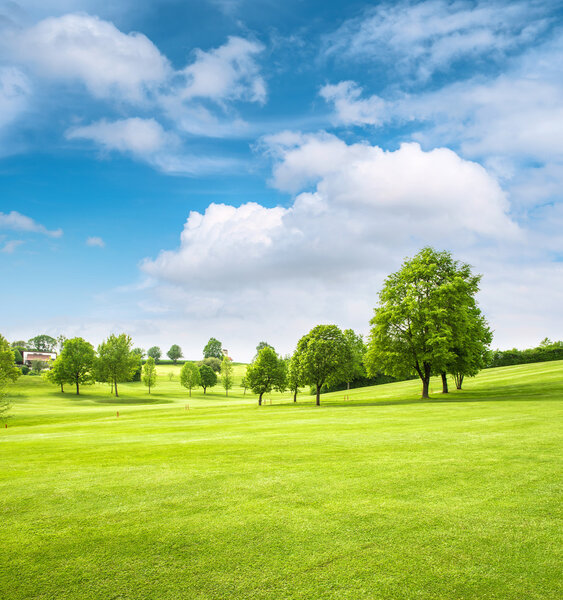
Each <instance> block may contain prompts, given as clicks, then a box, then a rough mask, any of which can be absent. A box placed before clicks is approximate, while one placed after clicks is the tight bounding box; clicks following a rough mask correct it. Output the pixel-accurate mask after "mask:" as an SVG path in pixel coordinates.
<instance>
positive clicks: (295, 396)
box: [293, 390, 297, 402]
mask: <svg viewBox="0 0 563 600" xmlns="http://www.w3.org/2000/svg"><path fill="white" fill-rule="evenodd" d="M293 401H294V402H297V390H295V391H294V392H293Z"/></svg>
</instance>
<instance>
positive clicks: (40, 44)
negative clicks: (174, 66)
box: [10, 14, 170, 102]
mask: <svg viewBox="0 0 563 600" xmlns="http://www.w3.org/2000/svg"><path fill="white" fill-rule="evenodd" d="M10 46H11V47H12V49H13V52H14V54H17V56H18V59H19V60H21V61H23V62H25V63H26V64H28V65H30V66H31V67H33V68H34V69H35V70H36V72H37V73H39V74H40V75H42V76H46V77H54V78H60V79H69V80H79V81H82V82H83V83H84V85H85V86H86V87H87V88H88V90H89V91H90V93H92V94H93V95H94V96H96V97H99V98H114V97H117V98H118V99H120V98H124V99H126V100H129V101H135V102H137V101H140V100H142V99H143V98H144V97H145V94H146V92H147V91H149V90H152V89H154V88H155V87H157V86H158V85H160V84H161V83H162V82H163V81H165V79H166V78H167V77H168V75H169V73H170V65H169V63H168V60H167V59H166V58H165V57H164V56H163V55H162V54H161V53H160V52H159V50H158V48H157V47H156V46H155V45H154V44H153V43H152V42H151V41H150V40H149V39H148V38H147V37H146V36H144V35H143V34H141V33H129V34H125V33H123V32H121V31H120V30H119V29H117V27H115V25H113V24H112V23H109V22H108V21H103V20H102V19H99V18H98V17H93V16H90V15H87V14H68V15H63V16H61V17H50V18H47V19H44V20H43V21H40V22H39V23H37V24H36V25H34V26H33V27H30V28H28V29H25V30H23V31H21V32H18V33H17V34H14V35H13V36H12V37H11V40H10Z"/></svg>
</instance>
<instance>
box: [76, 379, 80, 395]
mask: <svg viewBox="0 0 563 600" xmlns="http://www.w3.org/2000/svg"><path fill="white" fill-rule="evenodd" d="M79 394H80V385H79V383H78V379H77V380H76V395H77V396H78V395H79Z"/></svg>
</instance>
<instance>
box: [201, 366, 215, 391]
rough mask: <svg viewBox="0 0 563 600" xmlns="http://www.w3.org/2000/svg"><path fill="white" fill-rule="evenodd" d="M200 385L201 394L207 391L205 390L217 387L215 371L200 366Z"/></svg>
mask: <svg viewBox="0 0 563 600" xmlns="http://www.w3.org/2000/svg"><path fill="white" fill-rule="evenodd" d="M199 376H200V380H201V381H200V384H199V385H201V387H202V388H203V393H204V394H205V392H206V391H207V388H212V387H213V386H214V385H217V374H216V373H215V371H214V370H213V369H212V368H211V367H208V366H207V365H201V367H200V368H199Z"/></svg>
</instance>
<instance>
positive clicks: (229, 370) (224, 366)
mask: <svg viewBox="0 0 563 600" xmlns="http://www.w3.org/2000/svg"><path fill="white" fill-rule="evenodd" d="M221 385H222V386H223V387H224V388H225V396H228V395H229V390H230V389H231V388H232V387H233V385H234V378H233V365H232V364H231V359H230V358H229V357H228V356H224V357H223V362H222V363H221Z"/></svg>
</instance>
